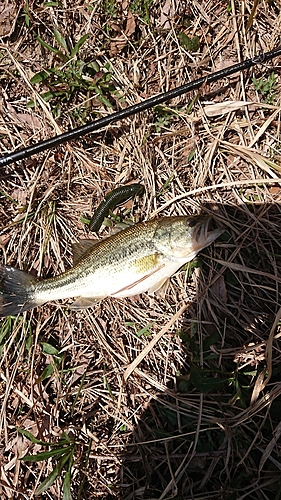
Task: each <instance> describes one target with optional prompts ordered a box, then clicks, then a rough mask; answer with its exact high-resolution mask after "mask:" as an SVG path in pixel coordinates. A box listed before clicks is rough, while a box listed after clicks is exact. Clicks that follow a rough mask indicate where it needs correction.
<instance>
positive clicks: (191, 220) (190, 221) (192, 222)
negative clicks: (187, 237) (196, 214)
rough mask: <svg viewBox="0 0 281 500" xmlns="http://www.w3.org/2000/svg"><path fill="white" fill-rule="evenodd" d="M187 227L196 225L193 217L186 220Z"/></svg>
mask: <svg viewBox="0 0 281 500" xmlns="http://www.w3.org/2000/svg"><path fill="white" fill-rule="evenodd" d="M187 225H188V227H194V226H195V225H196V220H195V219H190V220H189V221H188V224H187Z"/></svg>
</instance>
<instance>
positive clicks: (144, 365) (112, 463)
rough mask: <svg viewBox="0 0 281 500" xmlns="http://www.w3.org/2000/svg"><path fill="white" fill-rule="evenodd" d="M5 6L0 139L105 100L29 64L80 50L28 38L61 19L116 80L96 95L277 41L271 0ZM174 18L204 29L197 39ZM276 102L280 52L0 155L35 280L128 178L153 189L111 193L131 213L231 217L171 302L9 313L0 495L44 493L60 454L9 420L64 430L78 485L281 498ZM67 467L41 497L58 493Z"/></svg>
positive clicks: (128, 96) (153, 88)
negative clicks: (165, 98)
mask: <svg viewBox="0 0 281 500" xmlns="http://www.w3.org/2000/svg"><path fill="white" fill-rule="evenodd" d="M8 5H12V7H11V11H7V9H6V10H5V9H4V13H2V19H1V21H0V35H1V36H2V39H1V46H0V53H1V59H0V81H1V89H2V91H1V100H0V111H1V116H0V133H1V153H2V154H5V153H6V152H8V151H12V150H14V149H15V148H21V147H23V146H25V145H29V144H31V143H32V142H37V141H40V140H43V139H46V138H48V137H51V136H53V135H55V134H56V133H59V132H60V131H65V130H67V129H68V128H71V127H74V126H79V125H81V120H84V122H89V121H91V120H93V119H95V117H97V116H104V115H105V114H107V113H109V112H112V109H111V108H109V107H108V106H106V103H105V101H104V102H101V100H100V99H99V98H98V96H97V95H95V92H93V91H91V92H88V91H87V90H86V89H85V88H84V89H83V88H80V89H79V88H78V89H76V90H75V92H73V94H72V95H71V96H68V97H69V99H67V98H66V96H67V95H68V94H67V90H65V89H69V82H70V80H69V79H70V77H69V76H68V77H67V76H65V83H64V84H63V82H60V83H59V84H58V85H57V86H55V85H53V89H55V91H56V92H59V91H60V92H61V94H59V95H57V97H55V98H54V99H52V100H51V101H50V102H48V103H46V102H44V100H43V99H42V98H41V97H40V94H42V93H43V92H44V91H46V90H48V88H47V87H46V84H45V83H42V84H33V85H32V84H31V83H30V79H31V78H32V76H33V75H34V74H36V73H38V72H39V71H42V70H43V69H45V70H46V69H48V68H61V67H62V66H64V70H65V71H66V69H67V67H69V66H70V65H71V62H68V63H65V65H63V63H62V61H61V60H60V59H59V58H58V57H57V55H56V54H55V53H53V52H51V51H49V50H47V49H46V48H44V47H43V46H42V45H41V44H40V43H39V41H38V40H36V38H35V34H36V35H37V36H40V37H41V38H42V39H43V40H44V41H45V42H47V43H49V44H50V45H55V46H56V47H58V45H57V42H55V41H54V35H53V33H54V30H58V31H59V32H60V33H61V34H62V35H63V36H64V37H65V39H66V40H67V43H68V44H69V45H70V46H71V45H72V47H73V46H74V45H75V43H77V41H78V40H79V39H80V38H81V37H82V36H83V35H85V34H87V33H88V34H89V35H90V36H89V38H88V40H87V41H86V42H85V44H84V45H83V46H82V47H81V48H80V50H79V52H78V56H77V59H78V60H80V61H84V62H89V61H91V62H92V61H96V62H98V63H99V66H100V68H101V70H102V69H104V67H105V64H106V63H108V62H109V63H110V66H111V72H112V77H111V81H112V82H113V84H114V86H115V89H117V90H118V91H119V93H118V95H116V94H114V92H113V90H112V89H111V90H109V91H108V92H106V91H105V94H104V96H105V97H106V99H108V100H109V101H110V102H111V104H112V106H113V109H120V108H121V107H126V106H129V105H131V104H133V103H136V102H138V101H139V100H141V99H143V98H146V97H150V96H152V95H155V94H158V93H160V92H164V91H166V90H168V89H171V88H174V87H176V86H179V85H181V84H183V83H184V82H186V81H189V80H192V79H195V78H198V77H200V76H203V75H207V74H209V72H212V71H216V70H218V69H219V68H221V67H224V66H229V65H231V64H234V63H235V62H237V61H239V60H242V59H244V58H248V57H251V56H254V55H255V54H256V53H258V52H259V51H261V50H262V51H268V50H271V49H273V48H276V47H277V46H278V44H279V40H280V26H281V24H280V10H279V4H278V2H276V3H274V2H266V1H262V2H259V3H258V4H257V2H249V1H246V2H234V0H231V2H230V3H229V4H228V5H227V2H214V1H213V0H211V1H209V2H195V1H194V2H187V3H186V4H183V3H181V2H178V1H174V2H173V1H171V2H170V1H166V2H164V1H163V2H162V3H158V2H157V1H154V0H152V1H151V2H150V1H149V2H144V1H141V0H139V1H138V0H135V1H134V2H132V1H131V2H126V1H125V2H123V3H121V2H117V1H115V2H114V1H113V0H112V1H111V0H106V1H103V2H102V1H93V2H90V3H88V4H84V2H78V1H77V2H74V3H73V4H72V6H71V7H67V4H64V3H63V4H59V6H56V5H54V6H48V4H45V6H44V4H42V5H40V7H39V6H38V4H35V3H34V2H33V1H31V2H30V3H29V5H28V6H27V4H26V7H25V13H24V11H23V10H22V9H19V8H18V7H16V5H15V6H14V7H13V4H8ZM128 6H129V7H130V8H131V10H130V9H128ZM7 8H8V7H7ZM166 9H168V15H167V16H165V12H166ZM132 11H133V12H132ZM130 12H131V14H130ZM5 16H6V17H5ZM26 20H29V27H27V26H26ZM247 23H249V25H248V29H247ZM181 32H185V34H187V35H188V36H189V37H190V38H192V37H194V36H198V38H199V48H198V50H197V51H189V50H187V49H186V48H185V47H184V46H183V45H182V44H181V42H180V39H179V33H181ZM74 60H75V58H74ZM272 73H274V75H275V76H276V82H275V84H273V85H272V86H271V88H272V93H270V91H269V90H267V91H266V87H264V86H263V87H262V90H264V95H262V93H261V90H259V91H257V90H256V88H257V84H256V88H255V85H254V84H253V81H252V79H253V77H255V78H256V79H257V80H258V79H263V80H262V82H263V84H264V85H265V84H266V83H268V82H270V77H271V74H272ZM65 74H66V73H65ZM71 78H72V77H71ZM64 92H65V93H64ZM31 99H33V100H34V99H37V104H36V107H35V108H33V109H30V108H27V102H28V101H30V100H31ZM192 99H194V104H193V106H190V103H191V101H192ZM229 101H233V103H232V104H229V103H228V102H229ZM241 101H243V103H244V102H245V101H247V102H248V104H247V105H244V104H243V103H242V102H241ZM210 106H211V107H210ZM55 107H56V109H57V113H58V109H59V108H60V115H59V116H56V117H54V115H53V114H52V110H54V109H55ZM189 107H190V108H191V110H190V111H189V112H187V110H188V109H189ZM280 110H281V108H280V60H278V59H276V60H274V61H272V62H270V63H267V64H264V65H263V64H262V65H259V66H258V67H256V68H255V69H254V70H253V71H252V70H251V71H250V72H249V73H244V74H237V75H234V76H233V77H231V78H230V79H228V80H225V81H218V82H216V83H214V84H211V85H208V86H205V87H203V88H202V89H201V90H200V92H199V93H198V94H194V95H186V96H183V97H181V98H178V99H176V100H175V101H173V102H171V103H167V105H166V106H165V107H163V108H161V109H158V110H150V111H149V112H145V113H142V114H140V115H138V116H135V117H133V118H131V119H128V120H125V121H124V122H122V123H117V124H115V125H113V126H111V127H108V129H107V130H104V131H102V132H100V133H98V134H96V135H92V136H87V137H85V138H83V139H81V140H80V141H78V140H77V141H75V142H73V143H71V144H67V145H65V146H61V147H60V148H58V149H57V150H56V151H48V152H47V153H44V154H41V155H38V156H36V157H32V158H30V159H29V160H26V161H24V162H22V163H19V164H16V165H11V166H8V167H5V168H3V169H2V171H1V173H0V183H1V184H0V197H1V205H0V218H1V227H2V230H1V235H0V246H1V259H2V261H5V262H7V263H9V264H11V265H14V266H17V267H20V268H22V269H26V270H28V271H29V272H32V273H34V274H35V275H40V276H42V277H47V276H51V275H55V274H58V273H60V272H62V271H63V270H65V269H66V268H68V267H69V266H70V265H71V242H72V241H77V240H78V239H79V238H85V237H87V235H88V232H87V229H86V228H85V226H84V224H83V223H82V222H81V220H80V217H81V215H82V216H87V215H89V214H91V213H92V212H93V210H94V209H95V207H97V206H98V204H99V202H100V201H101V199H102V198H103V195H104V194H105V193H106V191H108V190H111V189H113V188H114V187H116V186H119V185H122V184H126V183H127V182H129V181H134V180H135V181H141V182H142V183H143V184H144V185H145V195H144V196H142V197H140V198H139V199H137V200H135V201H134V202H133V203H129V204H128V205H127V206H126V208H125V209H118V210H119V213H123V217H124V218H126V217H127V218H128V217H133V218H134V220H143V219H148V218H150V217H152V216H154V215H156V214H160V215H164V214H165V215H170V214H186V213H189V214H191V213H201V212H204V213H212V214H214V217H215V219H216V220H217V222H218V224H221V225H224V226H225V227H226V228H227V233H226V234H225V237H222V238H221V239H220V240H219V241H218V242H217V243H216V244H215V245H213V246H212V247H211V248H209V249H207V250H206V251H204V252H203V253H202V254H201V256H200V257H199V259H198V260H197V264H196V266H195V267H194V268H191V266H189V267H187V268H186V269H184V270H181V271H180V272H179V273H177V275H176V276H174V277H173V278H172V280H171V284H170V286H169V288H168V291H167V295H166V297H165V298H161V297H155V298H153V299H151V298H150V297H148V296H146V295H145V294H144V295H142V296H140V297H135V298H133V299H128V300H105V301H103V302H102V303H101V304H99V305H98V306H97V307H96V308H95V309H94V310H89V311H83V312H80V313H70V312H69V310H68V308H67V303H62V304H58V303H57V304H48V305H45V306H43V307H42V308H40V309H38V310H34V311H32V312H30V313H25V314H23V315H22V316H21V317H20V318H18V319H7V320H2V321H1V323H0V347H1V357H0V379H1V382H0V384H1V413H0V435H1V441H0V467H1V469H0V470H1V473H0V496H1V498H2V499H12V498H19V499H31V498H34V497H35V491H36V488H38V486H39V485H40V484H41V483H42V482H43V481H44V480H45V479H46V477H47V476H48V475H49V474H50V472H51V471H52V470H53V469H54V468H55V466H56V464H57V461H56V459H55V458H53V459H51V458H50V459H48V460H43V461H40V462H30V461H27V462H24V461H20V460H19V459H20V458H21V457H23V456H24V455H26V454H29V455H30V454H33V455H36V454H37V453H41V452H42V451H44V450H50V447H48V446H46V447H43V446H42V445H41V444H35V443H32V442H31V441H30V440H29V439H27V437H25V436H24V435H22V434H21V433H18V431H17V429H22V430H25V431H29V432H31V433H32V434H33V435H34V436H36V437H37V438H38V439H39V440H43V441H45V442H52V443H54V445H59V440H60V439H61V438H62V436H63V433H66V434H67V435H68V436H69V438H70V439H71V440H72V441H71V443H72V444H71V446H72V448H73V449H74V455H73V464H72V467H71V494H72V498H73V499H84V498H91V499H94V498H97V499H98V498H102V499H115V498H118V499H123V500H130V499H135V498H137V499H138V498H139V499H151V500H152V499H158V500H160V499H168V498H175V499H184V500H187V499H197V500H198V499H208V498H210V499H212V500H214V499H240V500H242V499H244V498H247V499H251V498H253V499H256V498H258V499H260V500H261V499H271V498H275V499H278V498H280V494H281V483H280V468H281V461H280V451H281V450H280V443H279V441H280V440H279V438H280V432H281V428H280V413H281V384H280V373H281V369H280V367H281V350H280V340H279V337H280V315H281V310H280V283H281V273H280V267H281V248H280V241H281V230H280V215H281V204H280V200H281V190H280V185H281V176H280V151H281V149H280V140H279V137H280V124H281V121H280ZM107 232H108V229H107V228H106V227H103V229H102V231H101V236H106V234H107ZM148 325H149V329H148V332H147V334H143V335H141V336H139V335H138V332H139V331H140V330H141V329H142V328H144V327H146V326H148ZM50 346H53V351H51V350H50V349H51V348H50ZM141 353H144V354H145V355H144V356H142V355H141ZM67 465H68V464H66V467H65V468H64V469H63V470H62V472H61V473H60V474H58V478H57V479H56V481H55V482H54V483H53V484H52V485H51V486H50V488H49V489H48V490H47V491H46V492H45V493H43V494H42V495H40V496H42V498H50V499H61V498H62V497H63V481H64V477H65V472H66V470H67ZM64 498H65V499H66V498H70V497H69V495H68V496H67V494H66V493H65V497H64Z"/></svg>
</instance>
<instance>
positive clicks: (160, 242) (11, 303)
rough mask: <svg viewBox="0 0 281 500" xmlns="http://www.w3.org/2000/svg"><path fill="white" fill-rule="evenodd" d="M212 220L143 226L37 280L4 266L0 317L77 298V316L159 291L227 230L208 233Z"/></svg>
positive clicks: (87, 247)
mask: <svg viewBox="0 0 281 500" xmlns="http://www.w3.org/2000/svg"><path fill="white" fill-rule="evenodd" d="M209 223H210V217H204V216H197V217H185V216H178V217H164V218H159V219H152V220H150V221H148V222H141V223H139V224H136V225H135V226H131V227H129V228H128V229H125V230H124V231H121V232H119V233H117V234H114V235H113V236H110V237H108V238H106V239H104V240H84V241H82V242H80V243H75V244H74V245H73V261H74V266H73V267H72V268H71V269H69V270H68V271H66V272H64V273H62V274H60V275H59V276H55V277H53V278H49V279H43V280H39V279H37V278H34V277H33V276H30V275H29V274H27V273H25V272H23V271H20V270H18V269H15V268H13V267H10V266H5V265H3V266H0V317H4V316H10V315H16V314H18V313H21V312H23V311H27V310H29V309H33V308H34V307H37V306H39V305H42V304H44V303H45V302H49V301H53V300H57V299H69V298H71V297H74V298H75V297H78V298H77V300H75V302H73V303H72V304H71V305H70V308H71V309H74V310H78V309H83V308H86V307H90V306H93V305H94V303H95V302H96V301H99V300H102V299H104V298H105V297H118V298H121V297H129V296H132V295H137V294H139V293H143V292H146V291H148V292H149V293H153V292H155V291H157V290H158V289H160V288H161V287H162V285H163V284H164V283H165V281H166V280H167V279H168V278H169V277H170V276H172V275H173V274H174V273H175V272H176V271H177V270H178V269H179V268H180V267H181V266H183V264H185V263H186V262H188V261H190V260H192V259H193V258H194V257H195V256H196V255H197V253H198V252H199V251H200V250H202V249H203V248H205V247H207V246H208V245H210V244H211V243H212V242H213V241H214V240H215V239H216V238H217V237H218V236H219V235H220V234H221V233H222V232H223V231H224V229H219V228H217V229H213V230H210V229H209Z"/></svg>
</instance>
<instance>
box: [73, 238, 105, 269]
mask: <svg viewBox="0 0 281 500" xmlns="http://www.w3.org/2000/svg"><path fill="white" fill-rule="evenodd" d="M100 241H101V240H98V239H95V240H79V241H78V243H72V254H73V265H75V264H77V262H79V261H80V260H81V259H82V257H83V256H84V255H85V253H86V252H88V251H89V250H91V249H93V248H94V247H95V246H96V244H97V243H99V242H100Z"/></svg>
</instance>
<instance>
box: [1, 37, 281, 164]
mask: <svg viewBox="0 0 281 500" xmlns="http://www.w3.org/2000/svg"><path fill="white" fill-rule="evenodd" d="M280 55H281V47H279V48H278V49H276V50H272V51H270V52H265V53H262V54H260V55H258V56H256V57H254V58H253V59H246V60H245V61H242V62H240V63H237V64H234V65H233V66H229V67H228V68H224V69H222V70H219V71H216V72H215V73H211V74H210V75H208V76H206V77H202V78H199V79H198V80H194V81H192V82H189V83H186V84H185V85H181V86H180V87H177V88H175V89H173V90H169V91H168V92H164V93H163V94H159V95H157V96H154V97H150V98H149V99H146V100H144V101H142V102H140V103H138V104H134V105H133V106H130V107H128V108H125V109H122V110H121V111H117V112H116V113H112V114H110V115H108V116H105V117H104V118H100V119H99V120H95V121H94V122H91V123H89V124H87V125H83V126H81V127H78V128H75V129H73V130H70V131H69V132H65V133H64V134H60V135H57V136H55V137H52V138H51V139H47V140H45V141H41V142H38V143H37V144H32V145H31V146H28V147H26V148H23V149H20V150H18V151H14V152H13V153H9V154H7V155H5V156H2V157H0V166H4V165H9V164H10V163H14V162H16V161H18V160H23V159H25V158H28V157H30V156H32V155H35V154H37V153H41V152H42V151H45V150H46V149H51V148H53V147H55V146H58V145H59V144H62V143H64V142H67V141H71V140H72V139H77V138H78V137H81V136H83V135H86V134H89V133H90V132H95V131H97V130H99V129H101V128H103V127H106V126H107V125H109V124H110V123H114V122H116V121H119V120H123V119H124V118H127V117H129V116H132V115H135V114H137V113H140V112H141V111H145V110H147V109H149V108H152V107H154V106H157V105H158V104H161V103H163V102H165V101H169V100H170V99H173V98H175V97H178V96H180V95H182V94H185V93H186V92H190V91H191V90H195V89H198V88H199V87H201V85H203V84H204V83H211V82H215V81H217V80H219V79H220V78H225V77H227V76H230V75H233V74H234V73H238V72H241V71H244V70H245V69H248V68H251V67H253V66H256V65H257V64H259V63H264V62H266V61H269V60H270V59H273V58H274V57H277V56H280Z"/></svg>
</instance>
